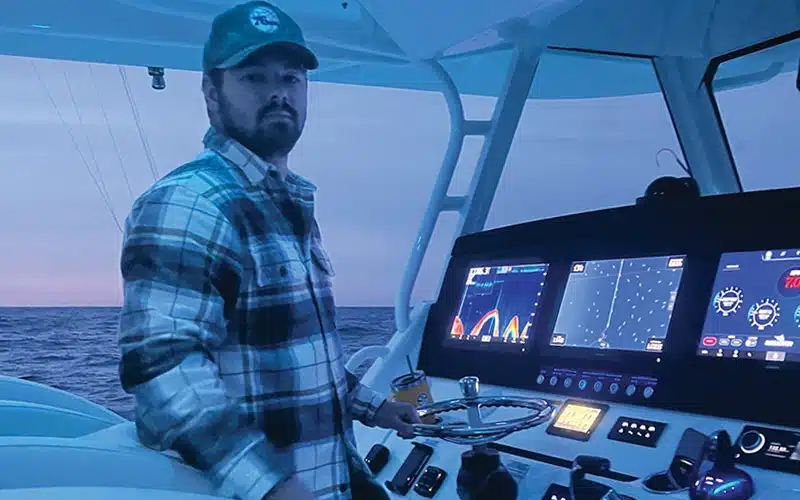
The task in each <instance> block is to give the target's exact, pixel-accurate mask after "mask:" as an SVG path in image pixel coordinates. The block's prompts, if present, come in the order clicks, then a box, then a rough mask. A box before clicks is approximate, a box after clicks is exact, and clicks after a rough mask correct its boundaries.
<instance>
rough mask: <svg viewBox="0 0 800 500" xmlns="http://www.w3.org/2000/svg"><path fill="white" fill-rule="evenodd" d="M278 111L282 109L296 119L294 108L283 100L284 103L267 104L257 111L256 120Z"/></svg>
mask: <svg viewBox="0 0 800 500" xmlns="http://www.w3.org/2000/svg"><path fill="white" fill-rule="evenodd" d="M280 111H282V112H284V113H288V114H289V115H290V116H291V117H292V118H294V119H295V120H296V119H297V111H295V110H294V108H292V107H291V106H289V104H287V103H285V102H284V103H280V104H277V103H276V104H271V105H269V106H267V107H266V108H264V109H262V110H261V111H260V112H259V113H258V121H262V120H263V119H264V118H266V116H267V115H268V114H270V113H276V112H280Z"/></svg>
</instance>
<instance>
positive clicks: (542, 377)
mask: <svg viewBox="0 0 800 500" xmlns="http://www.w3.org/2000/svg"><path fill="white" fill-rule="evenodd" d="M536 383H537V384H539V385H541V384H543V383H544V374H543V373H540V374H539V376H538V377H536Z"/></svg>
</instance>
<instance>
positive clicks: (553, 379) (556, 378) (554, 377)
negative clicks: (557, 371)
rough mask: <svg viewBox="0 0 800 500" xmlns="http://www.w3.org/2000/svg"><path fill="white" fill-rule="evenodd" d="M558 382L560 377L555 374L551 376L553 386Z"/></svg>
mask: <svg viewBox="0 0 800 500" xmlns="http://www.w3.org/2000/svg"><path fill="white" fill-rule="evenodd" d="M557 383H558V377H556V376H555V375H553V376H552V377H550V385H551V386H553V387H555V386H556V384H557Z"/></svg>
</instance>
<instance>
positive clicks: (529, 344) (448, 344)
mask: <svg viewBox="0 0 800 500" xmlns="http://www.w3.org/2000/svg"><path fill="white" fill-rule="evenodd" d="M529 265H544V266H546V269H545V275H544V285H543V286H542V290H541V295H540V296H539V305H538V306H536V311H535V312H536V314H535V315H534V318H533V322H532V324H531V327H530V330H529V333H528V339H527V341H526V342H525V343H518V344H514V343H505V342H500V343H491V342H465V341H461V340H454V339H452V338H451V337H450V328H451V327H452V324H453V321H454V320H455V317H456V315H457V314H458V309H459V307H460V304H461V301H462V300H463V297H464V294H465V293H466V289H467V285H466V280H467V276H468V275H469V271H470V269H473V268H476V267H500V266H529ZM552 268H553V264H552V263H551V262H546V261H545V260H544V259H540V258H535V257H533V258H519V259H488V260H487V259H481V260H470V261H467V262H466V263H465V264H464V265H463V266H460V269H459V272H458V273H457V276H458V277H459V283H460V290H459V291H458V293H454V294H453V295H455V296H456V300H455V301H453V300H452V299H451V300H448V301H447V303H443V304H441V306H442V307H444V308H449V313H447V314H442V318H443V319H442V321H443V325H444V329H443V331H442V332H441V339H440V343H441V346H442V347H443V348H446V349H457V350H468V351H481V352H499V353H515V354H525V353H527V352H530V351H531V350H533V348H534V346H535V345H536V340H537V338H538V336H539V335H538V332H539V328H538V326H539V325H540V324H541V323H542V321H541V316H542V312H543V305H544V304H543V300H544V299H545V297H546V293H547V289H548V288H549V285H550V283H551V282H552V279H551V272H552ZM442 312H444V311H442Z"/></svg>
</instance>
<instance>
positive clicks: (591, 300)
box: [550, 255, 685, 353]
mask: <svg viewBox="0 0 800 500" xmlns="http://www.w3.org/2000/svg"><path fill="white" fill-rule="evenodd" d="M684 261H685V256H683V255H673V256H664V257H639V258H633V259H613V260H595V261H585V262H573V263H572V268H571V270H570V274H569V278H568V279H567V286H566V289H565V291H564V297H563V299H562V301H561V307H560V308H559V311H558V316H557V318H556V324H555V327H554V328H553V334H552V336H551V337H550V345H551V346H563V347H583V348H589V349H610V350H618V351H639V352H653V353H660V352H661V351H662V350H663V349H664V342H665V341H666V337H667V331H668V329H669V323H670V320H671V319H672V310H673V307H674V305H675V299H676V298H677V295H678V287H679V286H680V283H681V277H682V275H683V267H684Z"/></svg>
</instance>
